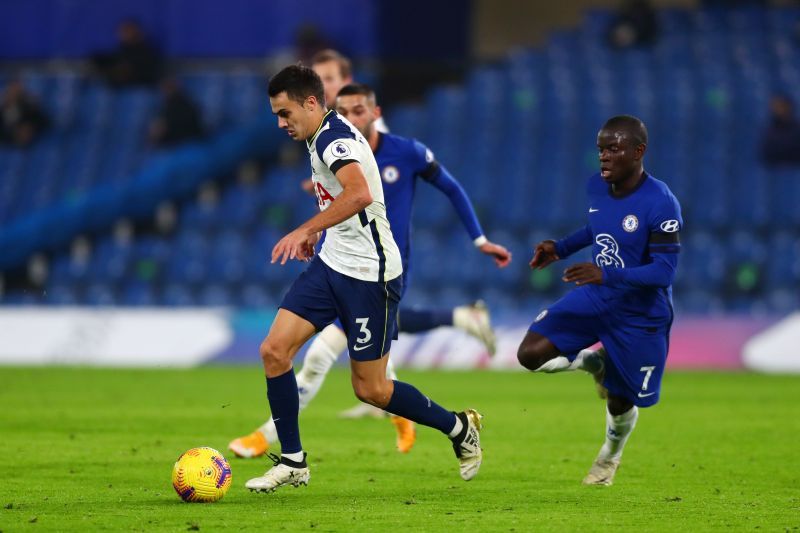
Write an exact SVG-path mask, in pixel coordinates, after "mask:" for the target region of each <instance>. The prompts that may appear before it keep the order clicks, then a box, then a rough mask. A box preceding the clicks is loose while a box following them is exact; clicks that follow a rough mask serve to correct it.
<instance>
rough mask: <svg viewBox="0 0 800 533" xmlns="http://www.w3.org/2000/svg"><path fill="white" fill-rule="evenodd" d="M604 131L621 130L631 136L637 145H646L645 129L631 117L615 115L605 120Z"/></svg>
mask: <svg viewBox="0 0 800 533" xmlns="http://www.w3.org/2000/svg"><path fill="white" fill-rule="evenodd" d="M603 129H604V130H622V131H624V132H625V133H627V134H628V135H630V136H631V139H633V142H635V143H636V144H637V145H639V144H647V127H646V126H645V125H644V122H642V121H641V120H640V119H638V118H637V117H634V116H633V115H617V116H616V117H611V118H610V119H608V120H606V123H605V124H603Z"/></svg>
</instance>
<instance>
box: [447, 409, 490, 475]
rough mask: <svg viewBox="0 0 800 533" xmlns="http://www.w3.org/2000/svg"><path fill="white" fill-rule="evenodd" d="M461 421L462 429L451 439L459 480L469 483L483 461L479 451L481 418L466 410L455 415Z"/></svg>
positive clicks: (471, 410) (481, 452)
mask: <svg viewBox="0 0 800 533" xmlns="http://www.w3.org/2000/svg"><path fill="white" fill-rule="evenodd" d="M456 416H457V417H458V418H459V420H461V423H462V424H463V425H464V428H463V429H462V430H461V433H459V434H458V435H457V436H455V437H453V438H452V439H451V440H452V441H453V451H455V452H456V457H457V458H458V463H459V470H460V473H461V478H462V479H463V480H465V481H469V480H470V479H472V478H474V477H475V476H476V475H477V474H478V470H480V468H481V462H482V461H483V450H482V449H481V433H480V431H481V429H483V424H482V423H481V419H482V418H483V417H482V416H481V415H480V414H479V413H478V412H477V411H476V410H474V409H467V410H466V411H461V412H460V413H456Z"/></svg>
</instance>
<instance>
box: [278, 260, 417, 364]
mask: <svg viewBox="0 0 800 533" xmlns="http://www.w3.org/2000/svg"><path fill="white" fill-rule="evenodd" d="M402 290H403V280H402V277H401V276H398V277H396V278H395V279H393V280H391V281H387V282H377V281H363V280H360V279H356V278H352V277H350V276H346V275H344V274H341V273H339V272H337V271H335V270H333V269H332V268H331V267H329V266H328V265H326V264H325V262H324V261H323V260H322V259H320V258H319V257H314V259H313V260H312V261H311V263H310V264H309V266H308V268H307V269H306V270H305V271H304V272H303V273H302V274H300V276H298V278H297V279H296V280H295V281H294V283H293V284H292V286H291V288H290V289H289V292H287V293H286V296H284V297H283V301H282V302H281V305H280V307H281V308H283V309H286V310H287V311H291V312H292V313H294V314H296V315H298V316H300V317H302V318H304V319H306V320H308V321H309V322H311V323H312V324H313V325H314V327H315V328H316V329H317V331H321V330H322V329H323V328H325V326H327V325H328V324H331V323H333V322H334V321H335V320H337V319H338V321H339V323H340V324H341V326H342V330H344V333H345V335H347V348H348V350H349V352H350V358H351V359H355V360H356V361H372V360H374V359H380V358H381V357H383V356H384V355H385V354H387V353H389V348H390V347H391V345H392V340H396V339H397V332H398V328H397V307H398V305H399V303H400V297H401V294H402Z"/></svg>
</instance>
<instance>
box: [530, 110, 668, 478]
mask: <svg viewBox="0 0 800 533" xmlns="http://www.w3.org/2000/svg"><path fill="white" fill-rule="evenodd" d="M597 149H598V153H599V158H600V172H599V173H597V174H595V175H593V176H592V177H591V178H589V183H588V187H587V191H588V196H589V205H588V218H589V223H588V224H587V225H586V226H584V227H583V228H581V229H579V230H578V231H576V232H575V233H572V234H571V235H568V236H567V237H564V238H563V239H560V240H558V241H552V240H547V241H544V242H541V243H539V244H538V245H537V246H536V249H535V252H534V256H533V259H532V260H531V263H530V265H531V268H535V269H541V268H545V267H546V266H548V265H549V264H551V263H553V262H554V261H558V260H559V259H566V258H567V257H569V256H570V255H572V254H573V253H575V252H577V251H578V250H581V249H582V248H585V247H586V246H592V257H593V258H594V262H592V263H578V264H574V265H571V266H569V267H567V268H566V270H564V274H563V280H564V281H565V282H567V283H574V284H575V285H576V286H577V288H576V289H575V290H573V291H571V292H569V293H567V294H566V295H565V296H564V297H563V298H561V299H560V300H558V301H557V302H556V303H554V304H553V305H551V306H550V307H548V308H547V309H545V310H543V311H542V312H541V313H539V315H538V316H537V317H536V319H535V320H534V322H533V324H532V325H531V326H530V329H529V331H528V333H527V335H526V336H525V339H524V340H523V341H522V343H521V344H520V346H519V350H518V353H517V357H518V358H519V362H520V363H521V364H522V366H524V367H525V368H527V369H529V370H533V371H534V372H561V371H565V370H576V369H581V370H585V371H587V372H589V373H591V374H592V375H593V376H594V378H595V380H596V381H597V382H598V386H599V389H600V391H601V396H603V397H606V398H607V416H606V437H605V442H604V443H603V446H602V447H601V448H600V453H599V454H598V455H597V458H596V459H595V461H594V463H593V464H592V467H591V469H590V470H589V473H588V474H587V476H586V477H585V478H584V480H583V483H584V484H587V485H610V484H611V483H612V481H613V479H614V475H615V473H616V471H617V468H618V467H619V464H620V458H621V457H622V450H623V447H624V446H625V442H626V441H627V440H628V437H629V436H630V434H631V432H632V431H633V428H634V426H635V425H636V420H637V418H638V416H639V410H638V408H639V407H649V406H651V405H654V404H656V403H657V402H658V400H659V396H660V393H661V377H662V375H663V373H664V365H665V363H666V360H667V351H668V348H669V332H670V327H671V325H672V316H673V314H672V288H671V285H672V280H673V278H674V276H675V269H676V267H677V264H678V252H679V251H680V239H679V233H680V230H681V228H682V226H683V221H682V219H681V209H680V205H679V204H678V201H677V200H676V199H675V196H673V194H672V192H671V191H670V190H669V187H667V185H666V184H665V183H664V182H662V181H659V180H657V179H655V178H654V177H653V176H651V175H650V174H648V173H647V172H645V170H644V165H643V158H644V154H645V150H646V149H647V129H646V128H645V125H644V124H643V123H642V121H641V120H639V119H638V118H636V117H632V116H628V115H621V116H616V117H613V118H611V119H609V120H608V121H607V122H606V123H605V125H603V128H602V129H601V130H600V132H599V133H598V135H597ZM598 341H600V342H601V343H602V344H603V347H602V348H601V349H600V350H597V351H592V350H590V349H588V348H589V347H590V346H592V345H593V344H595V343H596V342H598Z"/></svg>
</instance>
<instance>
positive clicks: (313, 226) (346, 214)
mask: <svg viewBox="0 0 800 533" xmlns="http://www.w3.org/2000/svg"><path fill="white" fill-rule="evenodd" d="M336 179H338V180H339V183H341V184H342V193H341V194H340V195H339V196H337V197H336V201H334V202H332V203H331V205H330V206H329V207H328V208H327V209H326V210H325V211H321V212H319V213H317V214H316V215H314V216H313V217H312V218H310V219H309V220H308V221H306V222H305V223H304V224H303V225H301V226H300V227H298V228H297V229H296V230H294V231H292V232H291V233H289V234H288V235H286V236H285V237H284V238H282V239H281V240H280V241H279V242H278V244H276V245H275V247H274V248H273V249H272V263H276V262H278V261H280V264H281V265H285V264H286V261H288V260H289V259H298V260H300V261H305V260H307V259H309V258H310V257H311V256H312V255H313V250H314V244H316V242H317V240H319V233H320V232H321V231H323V230H326V229H328V228H330V227H331V226H334V225H336V224H338V223H340V222H342V221H344V220H347V219H348V218H350V217H352V216H353V215H355V214H357V213H358V212H359V211H361V210H363V209H364V208H366V207H367V206H368V205H369V204H371V203H372V193H370V190H369V186H368V185H367V179H366V177H365V176H364V171H363V170H362V169H361V165H360V164H358V163H357V162H353V163H349V164H347V165H345V166H343V167H342V168H340V169H339V171H338V172H337V173H336ZM312 239H313V244H311V245H310V248H309V244H310V243H311V241H312Z"/></svg>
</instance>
